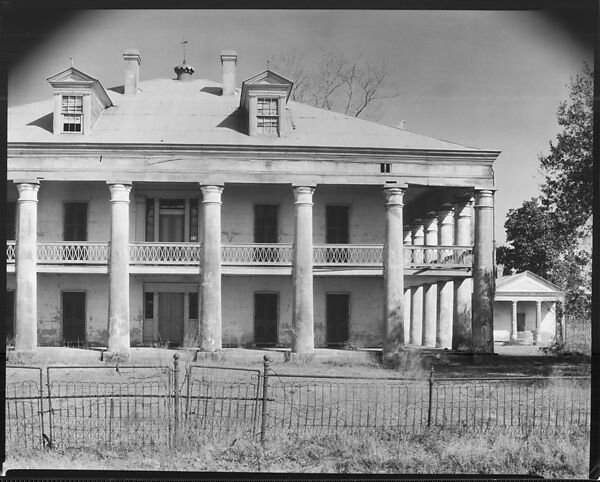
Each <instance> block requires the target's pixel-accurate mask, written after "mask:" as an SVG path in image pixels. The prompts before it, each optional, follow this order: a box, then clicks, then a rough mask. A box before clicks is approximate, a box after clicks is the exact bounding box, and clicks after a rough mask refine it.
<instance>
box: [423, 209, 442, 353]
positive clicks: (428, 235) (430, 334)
mask: <svg viewBox="0 0 600 482" xmlns="http://www.w3.org/2000/svg"><path fill="white" fill-rule="evenodd" d="M437 244H438V226H437V217H436V214H435V213H429V214H428V216H427V217H426V218H425V245H427V246H437ZM437 255H438V251H437V250H434V249H432V250H427V249H425V261H427V262H429V261H432V260H433V259H434V258H435V259H437ZM437 296H438V290H437V283H430V284H427V285H425V293H424V298H425V299H424V307H423V346H430V347H434V346H435V336H436V332H437Z"/></svg>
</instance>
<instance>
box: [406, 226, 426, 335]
mask: <svg viewBox="0 0 600 482" xmlns="http://www.w3.org/2000/svg"><path fill="white" fill-rule="evenodd" d="M418 221H419V220H416V223H415V225H414V226H413V229H412V241H413V243H412V244H413V245H416V246H422V245H423V243H424V240H425V237H424V232H423V224H421V223H419V222H418ZM423 256H424V252H423V249H422V248H421V249H419V250H416V249H415V250H413V252H412V257H413V261H418V260H419V258H420V259H422V258H423ZM410 291H411V303H410V304H411V310H410V312H411V317H410V340H409V342H410V344H411V345H419V346H420V345H422V344H423V286H422V285H421V286H413V287H412V288H411V289H410Z"/></svg>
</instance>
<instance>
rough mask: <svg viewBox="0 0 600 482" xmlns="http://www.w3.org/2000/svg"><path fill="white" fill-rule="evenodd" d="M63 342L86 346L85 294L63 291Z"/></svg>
mask: <svg viewBox="0 0 600 482" xmlns="http://www.w3.org/2000/svg"><path fill="white" fill-rule="evenodd" d="M62 306H63V342H64V343H65V344H67V345H84V344H85V293H84V292H82V291H63V294H62Z"/></svg>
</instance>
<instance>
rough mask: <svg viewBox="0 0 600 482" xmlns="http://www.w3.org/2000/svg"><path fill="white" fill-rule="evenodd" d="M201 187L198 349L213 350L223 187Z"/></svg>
mask: <svg viewBox="0 0 600 482" xmlns="http://www.w3.org/2000/svg"><path fill="white" fill-rule="evenodd" d="M200 189H201V190H202V196H203V198H202V223H203V229H202V249H201V259H200V289H199V293H198V297H199V302H200V317H199V318H200V320H199V321H200V327H199V331H198V332H199V334H200V349H201V350H202V351H217V350H221V348H222V340H221V193H222V192H223V186H200Z"/></svg>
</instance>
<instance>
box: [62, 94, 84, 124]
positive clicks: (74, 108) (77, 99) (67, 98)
mask: <svg viewBox="0 0 600 482" xmlns="http://www.w3.org/2000/svg"><path fill="white" fill-rule="evenodd" d="M61 112H62V124H63V132H81V131H82V125H83V96H81V95H63V96H62V109H61Z"/></svg>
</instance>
